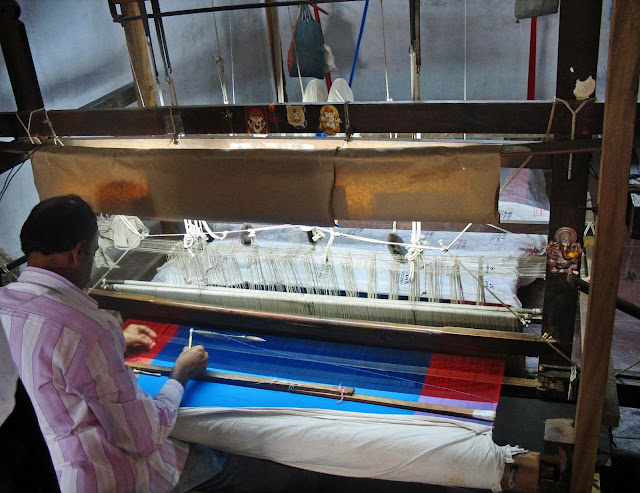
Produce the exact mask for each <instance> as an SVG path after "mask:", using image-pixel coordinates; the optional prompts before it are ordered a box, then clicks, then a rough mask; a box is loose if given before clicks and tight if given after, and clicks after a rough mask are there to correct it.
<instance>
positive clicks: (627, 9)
mask: <svg viewBox="0 0 640 493" xmlns="http://www.w3.org/2000/svg"><path fill="white" fill-rule="evenodd" d="M639 74H640V0H625V1H620V0H616V1H614V2H613V13H612V16H611V34H610V39H609V67H608V70H607V89H606V97H605V100H606V107H605V116H604V134H603V143H602V158H601V162H600V181H599V188H598V217H597V222H596V236H595V246H594V253H593V263H592V268H591V283H590V293H589V301H588V305H587V323H586V330H585V334H584V347H583V355H582V356H583V357H582V376H581V382H580V391H579V394H578V409H577V412H576V424H575V430H576V440H575V452H574V459H573V469H572V474H571V493H590V492H591V491H592V490H591V488H592V480H593V471H594V467H595V462H596V454H597V450H598V441H599V438H600V423H601V420H602V411H603V403H604V396H605V387H606V381H607V368H608V365H609V358H610V356H611V339H612V334H613V322H614V319H615V310H616V296H617V293H618V280H619V275H620V264H621V259H622V240H623V238H625V236H626V231H625V209H626V205H627V194H626V190H628V186H629V168H630V161H631V149H632V142H633V136H634V122H635V118H636V109H637V104H636V102H637V100H638V76H639Z"/></svg>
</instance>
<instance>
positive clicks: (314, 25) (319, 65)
mask: <svg viewBox="0 0 640 493" xmlns="http://www.w3.org/2000/svg"><path fill="white" fill-rule="evenodd" d="M288 67H289V75H290V76H291V77H298V76H300V77H315V78H317V79H322V78H323V77H324V74H325V47H324V42H323V40H322V28H321V27H320V23H319V22H316V21H315V20H313V18H312V17H311V10H310V9H309V6H308V5H301V6H300V12H299V14H298V20H297V21H296V26H295V28H294V32H293V39H292V40H291V46H290V47H289V57H288ZM298 70H299V71H300V72H299V73H298Z"/></svg>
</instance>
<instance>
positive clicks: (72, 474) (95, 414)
mask: <svg viewBox="0 0 640 493" xmlns="http://www.w3.org/2000/svg"><path fill="white" fill-rule="evenodd" d="M0 325H1V326H2V327H3V328H4V330H5V332H6V336H7V339H8V341H9V346H10V348H11V354H12V356H13V359H14V361H15V363H16V365H17V367H18V371H19V373H20V377H21V378H22V381H23V383H24V386H25V387H26V389H27V392H28V393H29V396H30V397H31V401H32V402H33V407H34V408H35V410H36V413H37V416H38V422H39V423H40V427H41V428H42V432H43V434H44V437H45V439H46V442H47V445H48V447H49V451H50V453H51V458H52V460H53V465H54V466H55V469H56V472H57V475H58V481H59V483H60V489H61V490H62V492H63V493H67V492H81V493H90V492H115V491H118V492H125V491H126V492H132V491H136V492H165V491H170V490H171V489H172V488H173V486H174V485H175V484H176V483H177V482H178V479H179V477H180V473H181V471H182V468H183V467H184V463H185V460H186V458H187V453H188V445H187V444H185V443H183V442H178V441H176V440H172V439H170V438H168V435H169V433H170V432H171V430H172V428H173V425H174V423H175V420H176V415H177V412H178V407H179V405H180V401H181V399H182V394H183V392H184V389H183V388H182V385H181V384H180V383H178V382H177V381H175V380H168V381H167V382H166V383H165V384H164V386H163V387H162V389H161V390H160V392H159V393H158V395H156V396H155V397H154V398H152V397H151V396H150V395H149V394H146V393H145V392H143V391H142V390H141V389H140V387H139V386H138V384H137V382H136V379H135V376H134V374H133V372H132V371H131V370H130V369H129V368H127V367H126V366H125V364H124V360H123V354H124V349H125V340H124V336H123V334H122V329H121V328H120V327H119V325H118V322H117V321H116V319H115V318H114V317H113V316H111V315H110V314H109V313H107V312H105V311H103V310H99V309H98V304H97V302H96V301H95V300H93V299H92V298H90V297H89V296H87V295H86V294H84V293H83V292H82V290H80V289H78V288H77V287H76V286H74V285H73V284H72V283H71V282H69V281H68V280H67V279H65V278H64V277H62V276H59V275H58V274H55V273H53V272H50V271H47V270H44V269H38V268H33V267H27V268H26V269H25V270H24V272H23V273H22V274H21V275H20V278H19V279H18V281H17V282H14V283H11V284H9V285H8V286H6V287H4V288H2V289H0Z"/></svg>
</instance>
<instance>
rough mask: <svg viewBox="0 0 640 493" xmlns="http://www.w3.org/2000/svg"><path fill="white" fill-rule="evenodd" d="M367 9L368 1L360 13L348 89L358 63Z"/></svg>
mask: <svg viewBox="0 0 640 493" xmlns="http://www.w3.org/2000/svg"><path fill="white" fill-rule="evenodd" d="M368 9H369V0H367V1H366V2H365V4H364V12H363V13H362V22H361V23H360V34H358V44H357V45H356V53H355V54H354V55H353V65H351V75H350V76H349V87H351V84H352V83H353V74H355V73H356V62H357V61H358V52H359V51H360V41H362V33H363V32H364V23H365V21H366V20H367V10H368Z"/></svg>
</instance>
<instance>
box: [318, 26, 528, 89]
mask: <svg viewBox="0 0 640 493" xmlns="http://www.w3.org/2000/svg"><path fill="white" fill-rule="evenodd" d="M316 15H317V14H316ZM537 27H538V18H537V17H532V18H531V36H530V38H529V81H528V84H527V99H528V100H533V99H536V50H537Z"/></svg>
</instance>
